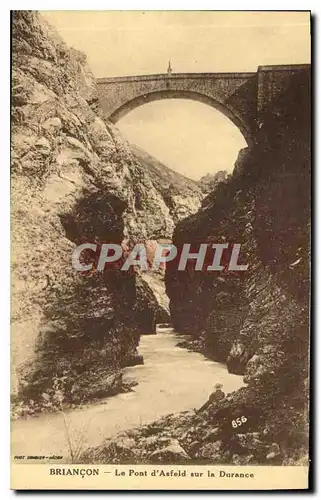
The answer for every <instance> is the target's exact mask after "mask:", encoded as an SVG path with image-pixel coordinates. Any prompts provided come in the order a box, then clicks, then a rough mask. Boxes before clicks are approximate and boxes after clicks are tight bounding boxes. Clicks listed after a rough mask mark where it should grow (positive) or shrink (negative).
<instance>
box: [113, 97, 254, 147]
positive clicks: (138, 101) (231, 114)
mask: <svg viewBox="0 0 321 500" xmlns="http://www.w3.org/2000/svg"><path fill="white" fill-rule="evenodd" d="M162 99H189V100H193V101H198V102H201V103H203V104H207V105H208V106H211V107H212V108H215V109H217V110H218V111H220V112H221V113H222V114H223V115H225V116H226V117H227V118H228V119H229V120H231V121H232V122H233V123H234V125H236V126H237V127H238V129H239V130H240V132H241V133H242V135H243V137H244V139H245V140H246V142H247V144H248V145H251V144H252V143H253V140H254V139H253V135H252V131H251V130H249V128H248V127H247V125H246V123H244V121H243V120H242V118H241V117H240V116H238V115H237V114H236V113H235V111H234V110H233V111H232V110H231V109H230V108H229V107H228V106H227V105H226V104H222V103H220V102H219V101H217V100H216V99H214V98H213V97H209V96H207V95H205V94H201V93H199V92H195V91H190V90H176V89H170V88H168V89H164V90H159V91H153V92H149V93H146V94H141V95H139V96H136V97H134V98H133V99H130V100H128V101H126V102H125V103H124V104H122V105H121V106H120V107H119V108H118V109H116V110H115V111H113V113H112V114H111V115H110V116H109V120H110V121H111V122H113V123H117V122H118V121H119V120H120V119H121V118H123V117H124V116H125V115H127V114H128V113H130V111H133V110H134V109H135V108H137V107H139V106H143V105H144V104H147V103H149V102H153V101H159V100H162Z"/></svg>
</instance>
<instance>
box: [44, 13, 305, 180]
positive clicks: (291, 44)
mask: <svg viewBox="0 0 321 500" xmlns="http://www.w3.org/2000/svg"><path fill="white" fill-rule="evenodd" d="M42 14H43V15H44V16H45V17H46V19H47V20H48V21H49V22H50V23H51V24H52V25H54V26H55V27H56V28H57V30H58V31H59V33H60V35H61V36H62V38H63V39H64V40H65V42H66V43H67V44H68V45H71V46H73V47H75V48H76V49H79V50H81V51H83V52H85V53H86V54H87V58H88V63H89V65H90V67H91V69H92V71H93V73H94V75H95V76H96V77H108V76H124V75H143V74H155V73H165V72H166V70H167V66H168V60H169V59H170V60H171V65H172V68H173V72H174V73H180V72H187V73H188V72H237V71H256V70H257V67H258V66H259V65H271V64H302V63H303V64H304V63H309V62H310V38H309V37H310V32H309V13H307V12H215V11H211V12H197V11H146V12H140V11H42ZM117 126H118V128H119V129H120V131H121V132H122V134H123V135H124V137H125V138H126V139H127V140H129V141H130V142H133V143H135V144H137V145H138V146H140V147H142V148H143V149H145V150H146V151H147V152H149V153H150V154H152V155H153V156H155V157H156V158H158V159H159V160H161V161H163V162H164V163H165V164H167V165H168V166H169V167H171V168H173V169H174V170H176V171H178V172H180V173H183V174H185V175H187V176H189V177H191V178H194V179H198V178H200V177H201V176H202V175H205V174H206V173H208V172H211V173H215V172H216V171H217V170H222V169H226V170H228V171H232V170H233V164H234V161H235V159H236V157H237V154H238V151H239V150H240V149H241V148H242V147H245V146H246V142H245V140H244V138H243V136H242V134H241V132H240V131H239V130H238V129H237V127H236V126H235V125H234V124H233V123H232V122H231V121H230V120H229V119H228V118H226V117H225V116H224V115H222V113H220V112H219V111H217V110H215V109H213V108H211V107H209V106H207V105H205V104H202V103H198V102H195V101H188V100H185V99H168V100H162V101H156V102H152V103H149V104H145V105H143V106H140V107H138V108H136V109H135V110H133V111H131V112H130V113H128V114H127V115H126V116H125V117H123V118H122V119H121V120H119V122H118V123H117ZM173 130H174V131H175V133H173Z"/></svg>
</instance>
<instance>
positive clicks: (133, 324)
mask: <svg viewBox="0 0 321 500" xmlns="http://www.w3.org/2000/svg"><path fill="white" fill-rule="evenodd" d="M12 67H13V70H12V192H11V193H12V366H13V371H14V373H13V378H12V391H13V393H14V395H15V400H17V401H20V402H21V401H23V402H24V403H26V404H27V405H28V407H29V410H30V411H31V412H32V411H33V410H32V408H34V409H36V408H38V406H39V404H40V405H41V401H42V399H43V398H45V400H46V401H48V398H49V399H50V398H51V397H53V396H54V395H55V393H56V392H57V390H58V389H59V391H60V392H61V393H62V394H63V397H64V400H65V401H68V402H80V401H83V400H86V399H89V398H92V397H98V396H102V395H106V394H112V393H115V392H117V391H119V390H121V387H122V384H121V374H120V369H121V367H122V366H124V365H126V364H133V363H136V362H142V360H141V359H140V357H139V356H138V354H137V350H136V347H137V344H138V342H139V335H140V334H142V333H153V332H154V331H155V323H156V321H157V319H158V316H157V315H158V313H159V305H158V303H157V300H156V297H155V294H154V293H153V291H152V289H151V288H150V286H149V285H148V284H147V283H146V282H145V281H144V280H142V279H141V276H139V274H137V273H136V274H132V273H120V272H118V273H117V272H115V273H111V272H108V273H105V274H102V273H98V274H97V273H96V274H93V275H91V276H87V277H84V276H80V275H79V273H77V272H76V271H74V270H73V269H72V267H71V253H72V250H73V249H74V247H75V244H79V243H81V242H83V241H88V240H89V241H96V242H97V243H99V242H102V241H104V242H106V241H112V242H114V243H120V242H121V241H122V240H124V239H126V240H129V241H132V242H135V241H136V240H139V241H142V240H146V239H151V240H157V239H159V238H164V237H165V238H170V237H171V236H172V232H173V228H174V215H173V209H172V205H171V206H169V205H168V200H165V199H164V197H163V193H162V192H160V191H158V189H157V187H156V186H155V182H154V179H152V178H151V176H150V175H149V173H148V169H147V168H146V167H145V166H144V165H142V164H141V163H140V162H139V161H138V159H137V158H135V157H134V155H133V154H132V152H131V151H130V148H129V146H128V145H127V144H126V143H125V142H124V141H123V140H122V138H121V136H120V134H119V133H118V131H117V129H115V127H114V126H112V124H110V123H108V121H106V119H105V118H104V116H103V113H102V112H101V110H100V109H99V105H98V99H97V89H96V83H95V79H94V77H93V75H92V73H91V71H90V69H89V68H88V65H87V63H86V58H85V56H84V55H83V54H82V53H79V52H78V51H76V50H74V49H71V48H68V47H67V46H66V45H65V43H64V42H63V41H62V40H61V38H60V36H59V35H58V34H57V32H56V31H55V30H54V29H53V28H51V27H50V26H49V25H48V24H47V23H46V22H45V21H44V20H43V19H42V18H41V16H40V15H39V14H38V13H36V12H27V11H19V12H14V13H13V16H12ZM196 191H197V189H196ZM171 199H172V198H171V197H170V200H169V201H171ZM57 388H58V389H57ZM30 408H31V409H30ZM21 413H23V409H22V410H21Z"/></svg>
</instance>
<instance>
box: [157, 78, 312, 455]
mask: <svg viewBox="0 0 321 500" xmlns="http://www.w3.org/2000/svg"><path fill="white" fill-rule="evenodd" d="M309 89H310V83H309V75H307V73H302V74H300V75H298V77H297V80H296V81H294V82H293V84H292V86H291V87H290V88H289V89H288V91H287V94H286V95H283V96H280V98H279V100H278V101H277V102H275V103H274V106H273V109H271V110H267V112H266V115H265V117H264V120H262V123H261V124H260V130H259V133H258V136H257V144H256V146H254V147H253V149H252V150H242V151H241V154H240V157H239V159H238V161H237V164H236V169H235V172H234V175H233V176H232V177H231V178H229V179H227V180H226V181H223V182H221V183H220V184H219V185H218V186H217V187H216V189H215V191H214V192H213V193H211V194H210V195H209V196H208V197H207V198H205V200H204V201H203V204H202V208H201V210H200V211H199V212H198V213H197V214H195V215H193V216H191V217H190V218H188V219H185V220H184V221H182V222H181V223H179V224H178V225H177V227H176V230H175V233H174V237H173V241H174V243H176V244H181V243H184V242H186V243H187V242H190V241H193V242H196V243H201V242H213V243H214V242H216V243H224V242H230V243H240V244H241V254H240V262H241V263H243V264H249V267H248V270H247V271H242V272H241V271H240V272H231V271H228V270H227V269H226V267H225V268H224V270H223V271H221V272H203V271H201V272H196V271H193V270H189V271H184V272H177V271H175V269H174V268H173V267H172V266H171V265H168V266H167V268H166V287H167V293H168V295H169V297H170V309H171V314H172V321H173V325H174V327H175V328H176V329H177V330H179V331H182V332H188V333H193V335H194V339H195V340H194V343H196V344H197V346H198V348H199V349H200V350H201V351H203V352H205V353H206V354H207V355H209V356H210V357H212V358H213V359H216V360H219V361H221V362H226V363H227V366H228V369H229V371H231V372H232V373H237V374H244V380H245V382H247V383H248V384H249V387H248V389H245V390H242V391H243V396H244V400H243V407H242V411H241V408H238V411H237V412H236V413H237V414H239V413H240V414H244V415H250V416H252V415H253V414H255V413H257V414H258V415H259V419H260V422H257V423H255V418H256V417H255V418H254V421H253V424H251V432H254V431H255V432H256V431H257V430H258V429H260V430H261V431H262V432H263V427H264V426H265V425H266V426H267V428H268V429H269V430H268V431H267V435H268V436H269V437H270V438H271V439H272V440H273V441H274V440H277V442H279V443H280V442H281V443H283V455H282V454H281V455H282V457H281V455H279V458H278V460H279V461H282V459H283V460H285V456H284V449H286V447H285V442H286V440H288V443H287V445H288V446H289V447H290V448H292V451H293V448H294V449H295V452H294V451H293V453H294V454H298V453H299V450H300V447H301V446H303V448H304V446H306V445H307V442H306V439H307V435H306V434H305V433H304V429H306V415H305V412H306V401H307V390H306V384H307V377H308V348H309V324H308V317H309V314H308V299H309V294H308V282H309V250H310V248H309V230H310V213H309V206H310V157H311V156H310V155H311V152H310V95H309ZM293 103H296V104H295V106H294V105H293ZM192 344H193V342H192ZM237 400H239V398H238V396H237V395H235V398H232V400H231V402H230V403H229V404H226V405H225V407H226V408H228V405H230V408H229V411H230V409H231V408H232V406H233V404H235V401H237ZM247 405H248V407H247V408H245V407H246V406H247ZM220 406H221V404H220V403H219V404H218V407H220ZM271 408H273V410H272V409H271ZM286 408H288V412H289V414H291V417H289V415H287V416H285V415H286ZM236 413H234V415H236ZM232 417H233V412H231V414H230V417H229V418H230V419H231V420H232ZM289 420H291V424H289ZM217 423H218V422H216V424H217ZM272 428H273V431H272V430H271V429H272ZM242 432H243V431H242ZM289 436H291V439H292V440H293V441H292V442H291V439H290V437H289ZM293 443H295V444H293ZM303 443H304V444H303ZM281 448H282V446H281ZM295 456H297V455H295Z"/></svg>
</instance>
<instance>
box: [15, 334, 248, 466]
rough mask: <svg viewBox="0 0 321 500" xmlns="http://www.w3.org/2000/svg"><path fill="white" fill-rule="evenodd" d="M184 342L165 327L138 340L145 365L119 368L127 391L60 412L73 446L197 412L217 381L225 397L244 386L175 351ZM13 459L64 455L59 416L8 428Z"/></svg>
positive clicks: (216, 367)
mask: <svg viewBox="0 0 321 500" xmlns="http://www.w3.org/2000/svg"><path fill="white" fill-rule="evenodd" d="M183 338H184V337H182V336H181V335H178V334H177V333H175V332H174V331H173V329H171V328H159V327H158V328H157V335H144V336H142V337H141V341H140V345H139V352H140V353H141V354H142V355H143V357H144V361H145V364H144V365H138V366H133V367H128V368H125V370H124V377H123V379H124V381H126V382H130V381H134V380H135V381H137V382H138V385H137V386H135V387H134V388H133V391H132V392H129V393H125V394H118V395H117V396H114V397H112V398H108V399H105V400H102V401H100V402H98V403H94V404H89V405H85V406H83V407H82V408H78V409H73V410H68V411H67V412H66V419H67V424H68V426H69V435H70V437H71V440H72V442H73V443H78V442H79V441H80V439H81V438H82V437H83V436H85V439H84V441H83V445H82V447H83V448H84V449H86V448H87V447H88V446H98V445H99V444H101V443H102V442H103V441H104V440H105V439H106V438H108V437H112V436H114V435H116V434H117V433H118V432H119V431H122V430H125V429H129V428H131V427H135V426H137V425H141V424H146V423H149V422H152V421H154V420H157V419H158V418H160V417H161V416H164V415H166V414H169V413H171V412H179V411H184V410H192V409H194V408H195V409H197V408H199V407H200V406H202V404H203V403H204V401H206V400H207V399H208V396H209V394H210V393H211V392H212V391H213V386H214V384H215V383H217V382H221V383H222V384H223V387H224V390H225V392H226V393H229V392H232V391H235V390H237V389H239V388H240V387H242V386H243V385H244V383H243V377H241V376H238V375H232V374H230V373H228V371H227V369H226V367H225V365H223V364H221V363H216V362H214V361H210V360H208V359H206V358H205V357H204V356H203V355H202V354H199V353H195V352H190V351H188V350H186V349H182V348H180V347H177V342H178V341H179V340H182V339H183ZM12 452H13V454H14V455H21V454H23V455H28V454H29V455H44V456H49V455H50V454H55V455H63V456H64V457H67V455H68V443H67V435H66V427H65V423H64V419H63V416H62V415H61V414H57V413H42V414H41V415H39V416H35V417H32V418H29V419H20V420H17V421H15V422H13V424H12Z"/></svg>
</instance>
